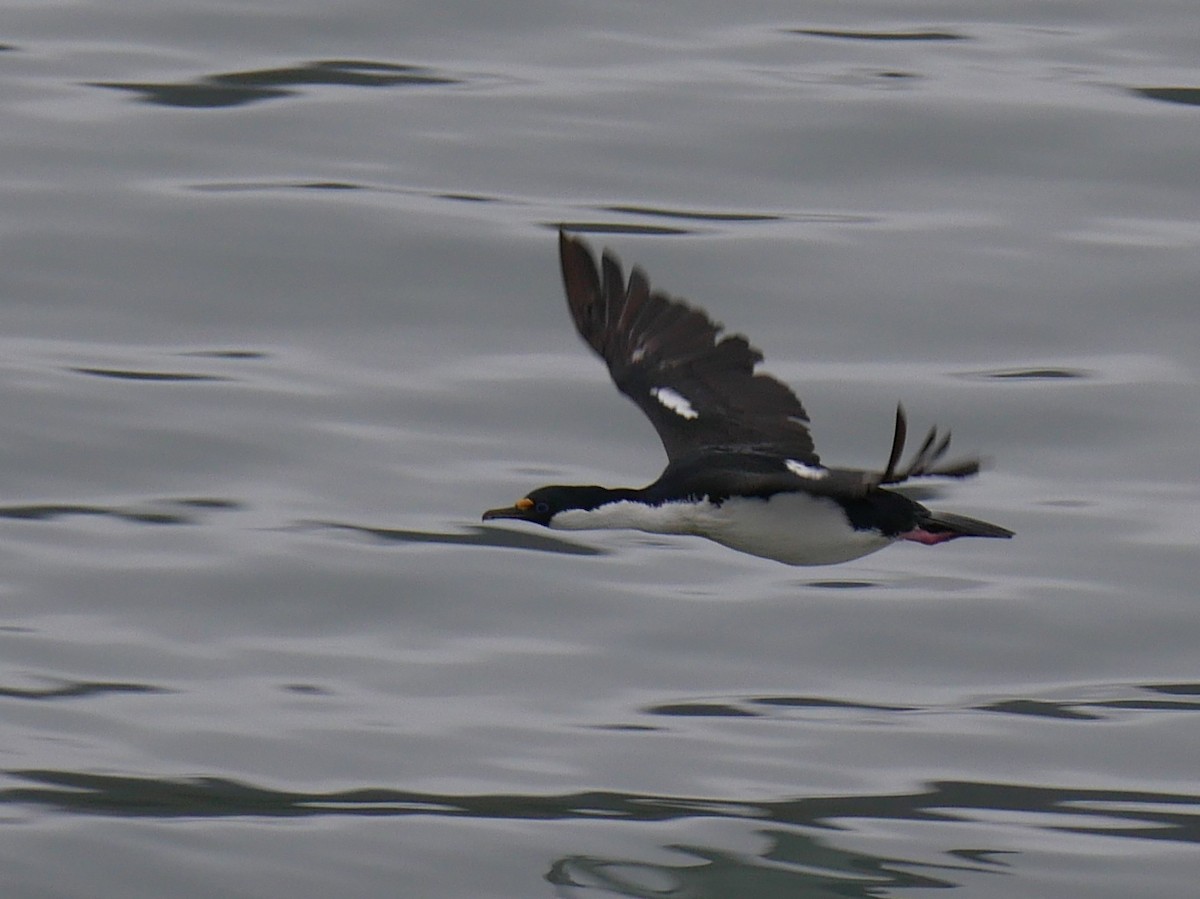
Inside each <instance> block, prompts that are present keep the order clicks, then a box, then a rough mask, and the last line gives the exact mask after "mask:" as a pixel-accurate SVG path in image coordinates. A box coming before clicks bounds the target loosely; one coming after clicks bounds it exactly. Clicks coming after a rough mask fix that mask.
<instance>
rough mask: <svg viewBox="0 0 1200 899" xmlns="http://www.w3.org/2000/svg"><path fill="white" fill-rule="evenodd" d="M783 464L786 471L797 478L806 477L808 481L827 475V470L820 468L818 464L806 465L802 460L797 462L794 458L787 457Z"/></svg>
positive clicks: (817, 479)
mask: <svg viewBox="0 0 1200 899" xmlns="http://www.w3.org/2000/svg"><path fill="white" fill-rule="evenodd" d="M783 464H784V467H786V468H787V470H788V471H790V472H791V473H792V474H794V475H795V476H796V477H798V478H808V480H810V481H819V480H821V478H827V477H829V471H828V470H827V469H824V468H821V467H820V466H819V465H806V464H805V463H803V462H797V461H796V460H795V459H788V460H787V461H786V462H784V463H783Z"/></svg>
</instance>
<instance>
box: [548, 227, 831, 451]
mask: <svg viewBox="0 0 1200 899" xmlns="http://www.w3.org/2000/svg"><path fill="white" fill-rule="evenodd" d="M559 255H560V258H561V261H562V273H563V285H564V286H565V287H566V292H567V302H568V304H569V305H570V307H571V315H572V316H573V317H574V319H575V327H576V329H577V330H578V331H579V335H580V336H581V337H582V338H583V339H584V340H585V341H586V342H587V343H588V345H589V346H591V348H592V349H594V350H595V351H596V352H597V353H598V354H599V355H600V357H601V358H602V359H603V360H604V361H605V363H606V364H607V365H608V371H609V374H610V375H611V376H612V379H613V383H615V384H616V385H617V389H618V390H620V391H621V392H622V393H623V394H625V395H626V396H627V397H629V398H630V399H631V400H633V401H634V402H635V403H637V404H638V407H639V408H640V409H641V410H642V411H643V412H644V413H646V417H647V418H649V419H650V423H651V424H652V425H654V429H655V430H656V431H658V436H659V438H660V439H661V440H662V443H663V447H664V448H665V449H666V451H667V457H668V458H669V459H670V460H671V461H675V460H678V459H680V458H683V457H685V456H688V455H691V454H693V453H696V452H698V451H703V450H707V449H712V448H716V447H753V448H755V449H760V450H763V451H768V452H777V453H779V454H780V455H781V456H784V457H786V458H789V459H794V460H796V461H798V462H803V463H805V464H810V465H817V464H819V460H818V458H817V454H816V452H815V451H814V449H813V441H812V436H811V435H810V434H809V432H808V413H806V412H805V411H804V407H803V406H802V405H801V404H800V400H798V399H797V398H796V395H795V394H794V393H792V391H791V389H790V388H788V387H787V386H786V385H785V384H783V383H781V382H780V381H777V380H775V379H774V378H772V377H771V376H770V375H765V374H755V373H754V367H755V366H756V365H757V364H758V363H759V362H761V361H762V353H760V352H759V351H758V350H756V349H755V348H754V347H752V346H750V344H749V343H748V342H747V340H746V338H744V337H742V336H740V335H734V336H725V337H722V336H720V335H721V332H722V330H723V328H722V326H721V325H719V324H716V323H715V322H713V321H712V319H710V318H709V317H708V316H707V315H706V314H705V313H704V312H703V311H702V310H700V309H696V308H693V307H692V306H689V305H688V304H687V303H685V302H683V301H682V300H678V299H675V298H674V297H671V296H668V295H667V294H665V293H662V292H660V291H651V289H650V282H649V281H648V280H647V278H646V275H645V273H644V272H643V271H642V270H641V269H639V268H636V267H635V268H634V269H633V271H631V272H630V274H629V280H628V282H627V281H626V280H625V275H624V273H623V272H622V270H621V263H620V262H619V261H618V260H617V258H616V257H615V256H613V255H612V254H611V253H610V252H608V251H605V253H604V256H603V259H602V261H601V265H600V268H599V269H597V267H596V261H595V259H594V257H593V256H592V252H591V249H590V248H589V247H588V245H587V244H586V243H584V242H583V241H582V240H580V239H579V238H576V237H572V236H570V235H568V234H565V233H564V232H561V231H560V232H559Z"/></svg>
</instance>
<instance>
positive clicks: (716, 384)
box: [483, 232, 1013, 565]
mask: <svg viewBox="0 0 1200 899" xmlns="http://www.w3.org/2000/svg"><path fill="white" fill-rule="evenodd" d="M559 255H560V258H561V262H562V275H563V284H564V286H565V287H566V292H567V303H568V305H569V306H570V308H571V315H572V316H573V317H574V319H575V327H576V329H577V330H578V331H579V335H580V336H581V337H582V338H583V339H584V340H585V341H586V342H587V344H588V345H589V346H591V348H592V349H593V350H595V351H596V352H597V353H598V354H599V355H600V358H602V359H603V360H604V361H605V363H606V364H607V365H608V371H609V374H610V375H611V376H612V379H613V383H615V384H616V385H617V389H618V390H620V391H621V392H622V393H623V394H625V395H626V396H627V397H629V398H630V399H631V400H633V401H634V402H635V403H637V405H638V407H639V408H640V409H641V410H642V412H644V413H645V414H646V417H647V418H649V419H650V423H651V424H652V425H654V429H655V430H656V431H658V436H659V438H660V439H661V440H662V443H663V447H664V448H665V449H666V451H667V459H668V462H667V467H666V469H665V470H664V471H663V473H662V475H661V476H660V477H659V479H658V480H657V481H655V482H654V483H653V484H650V485H649V486H647V487H641V488H636V489H635V488H628V487H617V488H608V487H597V486H557V485H556V486H549V487H539V488H538V489H537V490H534V491H533V492H532V493H530V494H529V495H528V496H526V497H524V498H523V499H520V500H518V501H517V503H516V505H514V506H511V507H509V508H504V509H491V510H489V511H487V512H484V513H483V520H484V521H491V520H493V519H501V518H512V519H517V520H519V521H528V522H532V523H534V524H540V525H544V526H546V527H550V528H562V529H567V530H585V529H591V528H633V529H636V530H640V531H647V532H650V533H653V534H693V535H696V536H700V537H707V538H708V539H709V540H714V541H716V542H717V543H721V544H724V545H725V546H728V547H731V548H733V549H736V550H740V551H741V552H745V553H750V554H752V555H755V556H762V557H764V558H768V559H775V560H777V561H780V562H784V563H786V564H788V565H828V564H832V563H835V562H845V561H848V560H850V559H857V558H859V557H860V556H865V555H867V554H868V553H873V552H875V551H876V550H880V549H883V547H885V546H887V545H888V544H890V543H894V542H896V541H897V540H911V541H914V542H916V543H921V544H925V545H927V546H931V545H934V544H938V543H945V542H946V541H948V540H954V539H956V538H958V537H1011V536H1012V535H1013V532H1012V531H1010V530H1008V529H1007V528H1002V527H1000V526H998V525H994V524H988V523H987V522H985V521H978V520H976V519H974V518H967V517H966V516H964V515H955V514H952V513H950V512H934V511H931V510H930V509H927V508H925V507H924V506H923V505H921V504H920V503H918V502H916V501H914V500H912V499H910V498H908V497H907V496H904V495H903V494H901V493H897V492H894V491H892V490H887V489H885V488H886V487H888V486H891V485H895V484H900V483H902V482H904V481H907V480H909V479H910V478H917V477H927V476H933V475H942V476H947V477H952V478H963V477H967V476H969V475H973V474H975V473H976V472H978V471H979V460H978V459H974V458H970V459H961V460H958V461H943V456H944V455H945V453H946V450H947V448H948V447H949V445H950V435H949V434H948V433H947V434H946V435H945V436H943V437H939V435H938V432H937V429H936V428H933V429H931V430H930V431H929V434H928V436H927V437H926V438H925V440H924V442H923V443H922V444H921V447H920V449H918V450H917V452H916V453H915V454H914V455H913V457H912V458H911V459H910V460H909V462H908V464H906V465H901V464H900V456H901V454H902V453H903V451H904V443H905V436H906V433H907V425H906V423H905V417H904V409H903V407H897V409H896V426H895V432H894V436H893V438H892V451H891V454H890V455H889V457H888V461H887V465H886V466H884V468H883V470H882V471H879V472H871V471H860V470H856V469H850V468H828V467H826V466H824V465H822V464H821V460H820V458H819V457H818V456H817V453H816V451H815V449H814V448H813V440H812V436H811V435H810V434H809V431H808V424H809V419H808V414H807V413H806V412H805V411H804V407H803V406H802V405H801V404H800V400H798V399H797V398H796V395H795V394H794V393H792V391H791V390H790V389H789V388H788V387H787V386H786V385H784V384H783V383H781V382H780V381H777V380H775V379H774V378H772V377H771V376H770V375H766V374H756V373H755V372H754V367H755V366H756V365H757V364H758V363H759V362H761V361H762V353H760V352H759V351H758V350H757V349H755V348H754V347H752V346H751V345H750V344H749V342H748V341H747V340H746V338H744V337H742V336H740V335H731V336H721V332H722V326H721V325H719V324H716V323H715V322H713V321H712V319H710V318H709V317H708V316H707V315H706V314H705V313H704V312H703V311H702V310H700V309H697V308H695V307H694V306H691V305H689V304H688V303H686V302H684V301H682V300H679V299H676V298H674V297H671V296H668V295H667V294H665V293H662V292H660V291H653V290H651V288H650V282H649V280H648V279H647V278H646V274H645V273H644V272H643V271H642V270H641V269H640V268H637V267H635V268H634V269H633V271H632V272H630V274H629V279H628V281H626V279H625V275H624V273H623V272H622V269H621V263H620V261H619V260H618V259H617V258H616V256H614V255H613V254H612V253H611V252H609V251H607V250H606V251H605V253H604V255H603V258H602V260H601V264H600V267H599V269H597V267H596V262H595V259H594V258H593V256H592V252H591V250H590V248H589V247H588V245H587V244H586V243H584V242H583V241H582V240H580V239H579V238H576V237H572V236H570V235H568V234H565V233H563V232H559Z"/></svg>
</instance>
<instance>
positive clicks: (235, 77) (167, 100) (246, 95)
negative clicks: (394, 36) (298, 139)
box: [88, 59, 463, 109]
mask: <svg viewBox="0 0 1200 899" xmlns="http://www.w3.org/2000/svg"><path fill="white" fill-rule="evenodd" d="M462 80H463V79H461V78H459V77H457V76H452V75H448V74H445V73H442V72H437V71H435V70H433V69H430V68H426V67H425V66H416V65H408V64H398V63H386V62H370V61H366V60H357V59H329V60H316V61H313V62H307V63H301V64H299V65H295V66H285V67H283V68H278V69H256V70H252V71H245V72H225V73H220V74H216V75H206V76H202V77H200V78H197V79H195V80H193V81H181V82H157V83H156V82H131V81H96V82H88V86H89V87H103V88H109V89H111V90H121V91H129V92H131V93H134V94H137V95H138V96H137V99H138V100H139V101H140V102H142V103H151V104H154V105H156V106H174V107H185V108H192V109H196V108H199V109H218V108H223V107H230V106H244V105H246V104H248V103H257V102H260V101H263V100H275V99H279V98H282V97H291V96H295V95H296V94H298V93H299V91H297V90H295V89H294V88H296V87H297V86H300V85H316V86H350V87H400V86H408V87H413V86H429V85H451V84H461V83H462Z"/></svg>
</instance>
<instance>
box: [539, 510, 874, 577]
mask: <svg viewBox="0 0 1200 899" xmlns="http://www.w3.org/2000/svg"><path fill="white" fill-rule="evenodd" d="M550 526H551V527H553V528H562V529H564V530H591V529H595V528H632V529H634V530H639V531H647V532H649V533H652V534H694V535H696V536H699V537H707V538H708V539H710V540H715V541H716V542H717V543H721V544H723V545H725V546H728V547H730V548H731V549H736V550H740V551H741V552H744V553H750V554H751V555H755V556H763V557H764V558H767V559H775V560H776V561H779V562H784V563H786V564H788V565H831V564H833V563H834V562H846V561H848V560H850V559H857V558H859V557H860V556H865V555H867V554H868V553H873V552H875V551H876V550H880V549H883V548H884V547H885V546H887V545H888V544H889V543H891V542H892V538H890V537H885V536H883V535H882V534H880V533H878V532H877V531H857V530H855V529H854V528H853V527H851V526H850V523H849V522H848V521H847V520H846V516H845V515H844V514H843V513H842V510H841V507H840V506H838V504H837V503H836V502H834V501H833V500H831V499H827V498H825V497H818V496H810V495H808V494H806V493H779V494H776V495H775V496H773V497H771V498H770V499H767V500H763V499H740V498H735V499H729V500H726V501H725V502H723V503H721V504H720V505H719V506H718V505H714V504H713V503H710V502H708V501H707V500H704V501H702V502H677V503H663V504H661V505H658V506H648V505H645V504H644V503H634V502H628V501H622V502H617V503H609V504H607V505H604V506H600V507H599V508H596V509H591V510H588V511H584V510H582V509H570V510H567V511H564V512H560V513H558V514H557V515H555V516H554V518H553V519H552V520H551V522H550Z"/></svg>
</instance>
